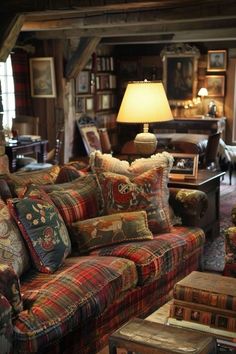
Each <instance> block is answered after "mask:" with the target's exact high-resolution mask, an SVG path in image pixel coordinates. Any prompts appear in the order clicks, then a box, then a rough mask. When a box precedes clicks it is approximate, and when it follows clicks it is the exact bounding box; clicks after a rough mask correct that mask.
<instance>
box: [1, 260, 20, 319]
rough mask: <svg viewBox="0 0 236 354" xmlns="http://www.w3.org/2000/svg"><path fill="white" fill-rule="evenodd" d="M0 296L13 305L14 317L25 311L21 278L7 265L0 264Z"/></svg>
mask: <svg viewBox="0 0 236 354" xmlns="http://www.w3.org/2000/svg"><path fill="white" fill-rule="evenodd" d="M0 294H1V295H3V296H5V298H6V299H7V300H8V302H9V303H10V304H11V306H12V312H13V315H16V314H17V313H19V312H21V311H22V310H23V304H22V299H21V292H20V284H19V278H18V276H17V275H16V273H15V272H14V270H13V269H12V268H11V267H9V266H8V265H7V264H0Z"/></svg>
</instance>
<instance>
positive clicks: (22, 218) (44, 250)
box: [8, 198, 71, 273]
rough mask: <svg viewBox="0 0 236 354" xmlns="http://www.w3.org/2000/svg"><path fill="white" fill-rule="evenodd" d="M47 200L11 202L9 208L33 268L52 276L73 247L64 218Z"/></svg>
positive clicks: (17, 200) (34, 199)
mask: <svg viewBox="0 0 236 354" xmlns="http://www.w3.org/2000/svg"><path fill="white" fill-rule="evenodd" d="M47 199H48V198H47ZM47 199H46V200H42V199H37V198H22V199H9V200H8V205H9V208H10V212H11V215H12V216H13V217H14V219H15V220H16V222H17V224H18V226H19V228H20V230H21V233H22V235H23V237H24V239H25V241H26V243H27V245H28V248H29V251H30V254H31V258H32V260H33V262H34V265H35V266H36V268H37V269H38V270H39V271H40V272H43V273H53V272H54V271H55V270H57V269H58V268H59V267H60V265H61V264H62V263H63V261H64V259H65V258H66V257H67V255H68V254H69V253H70V251H71V243H70V238H69V235H68V231H67V228H66V226H65V224H64V222H63V219H62V217H61V216H60V214H59V213H58V211H57V209H56V208H55V206H54V205H53V204H52V203H50V202H49V200H47Z"/></svg>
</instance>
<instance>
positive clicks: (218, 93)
mask: <svg viewBox="0 0 236 354" xmlns="http://www.w3.org/2000/svg"><path fill="white" fill-rule="evenodd" d="M205 86H206V88H207V91H208V96H209V97H224V95H225V76H224V75H207V76H206V78H205Z"/></svg>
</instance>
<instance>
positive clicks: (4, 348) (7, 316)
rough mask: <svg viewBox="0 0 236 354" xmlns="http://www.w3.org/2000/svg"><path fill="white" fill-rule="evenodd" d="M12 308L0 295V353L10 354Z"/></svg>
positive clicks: (11, 345) (11, 343) (11, 346)
mask: <svg viewBox="0 0 236 354" xmlns="http://www.w3.org/2000/svg"><path fill="white" fill-rule="evenodd" d="M11 312H12V307H11V305H10V303H9V301H8V300H7V299H6V298H5V296H3V295H2V294H0V348H1V353H4V354H5V353H6V354H9V353H12V348H13V325H12V317H11Z"/></svg>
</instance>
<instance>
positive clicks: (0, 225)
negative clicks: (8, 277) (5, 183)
mask: <svg viewBox="0 0 236 354" xmlns="http://www.w3.org/2000/svg"><path fill="white" fill-rule="evenodd" d="M0 262H1V263H4V264H8V265H9V266H10V267H12V268H13V269H14V271H15V273H16V274H17V275H18V277H20V276H21V275H22V274H23V273H24V272H25V271H26V270H27V269H29V266H30V259H29V254H28V252H27V249H26V247H25V244H24V239H23V238H22V236H21V233H20V230H19V228H18V227H17V225H16V223H15V220H14V219H13V218H12V217H11V215H10V213H9V210H8V207H7V205H6V204H5V203H4V202H3V201H2V200H0Z"/></svg>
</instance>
